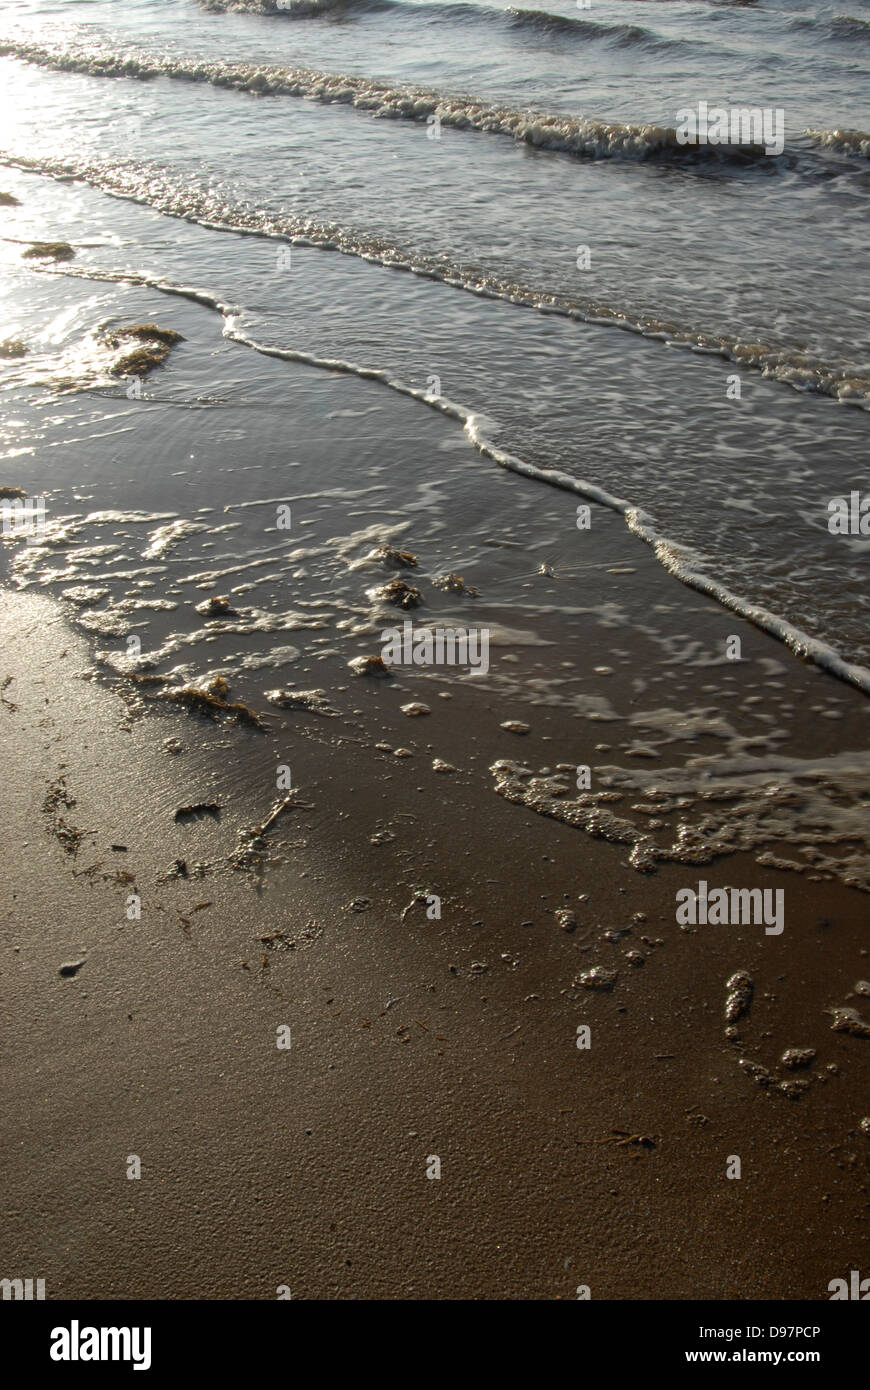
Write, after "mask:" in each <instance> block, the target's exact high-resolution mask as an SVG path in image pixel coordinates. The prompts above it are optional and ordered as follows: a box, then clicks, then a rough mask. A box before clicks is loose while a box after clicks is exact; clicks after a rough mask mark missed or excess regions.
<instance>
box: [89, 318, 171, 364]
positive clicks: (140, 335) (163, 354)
mask: <svg viewBox="0 0 870 1390" xmlns="http://www.w3.org/2000/svg"><path fill="white" fill-rule="evenodd" d="M131 339H132V340H133V341H134V342H138V343H140V344H141V347H137V348H133V349H131V351H129V352H126V353H125V354H124V356H123V357H120V358H119V359H118V361H117V362H116V363H115V364H114V366H113V367H112V369H111V371H112V376H147V375H148V373H149V372H151V371H153V370H154V368H155V367H162V366H163V363H164V362H165V361H166V359H167V357H168V356H169V354H170V352H171V351H172V349H173V348H174V347H175V344H176V343H183V342H184V339H183V337H182V335H181V334H180V333H176V331H175V329H174V328H159V327H158V326H157V324H156V323H134V324H132V325H131V326H130V327H129V328H119V329H116V330H115V331H113V332H111V333H106V334H104V337H103V341H104V342H105V343H106V345H107V346H108V347H110V348H120V347H123V346H124V345H125V344H126V343H128V342H129V341H130V340H131Z"/></svg>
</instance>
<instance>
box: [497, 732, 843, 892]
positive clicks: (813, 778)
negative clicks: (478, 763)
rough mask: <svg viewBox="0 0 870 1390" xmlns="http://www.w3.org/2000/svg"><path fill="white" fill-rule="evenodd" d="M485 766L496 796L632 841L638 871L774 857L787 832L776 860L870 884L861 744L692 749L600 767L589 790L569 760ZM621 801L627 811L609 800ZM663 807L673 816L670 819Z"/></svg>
mask: <svg viewBox="0 0 870 1390" xmlns="http://www.w3.org/2000/svg"><path fill="white" fill-rule="evenodd" d="M489 770H490V773H491V774H492V776H493V778H494V783H495V787H494V789H495V791H496V792H497V793H498V794H499V796H503V797H504V798H505V799H506V800H507V801H512V802H515V803H516V804H518V805H523V806H526V807H528V808H529V810H532V811H535V812H536V813H537V814H538V815H542V816H548V817H550V818H551V819H553V820H558V821H561V822H562V823H563V824H565V825H573V826H576V827H577V828H578V829H581V830H584V831H585V832H586V833H587V834H588V835H591V836H592V837H593V838H594V839H598V840H609V841H610V842H611V843H612V844H620V845H627V846H629V847H630V850H629V856H628V862H629V863H630V864H631V866H632V867H633V868H635V869H637V870H638V871H640V872H642V873H650V872H654V871H655V869H656V866H657V865H658V864H662V863H679V864H691V865H701V864H709V863H711V861H712V860H713V859H715V858H716V857H717V856H719V855H726V854H734V853H737V852H752V851H755V852H756V858H757V860H758V862H759V863H760V864H769V861H770V858H771V855H770V852H769V849H768V846H769V845H771V844H774V843H781V842H784V843H787V844H789V845H790V846H792V847H793V848H794V850H795V851H796V852H797V855H798V857H797V858H795V859H789V860H786V861H777V862H778V865H779V867H784V868H789V869H791V870H793V871H796V872H799V873H806V874H808V875H810V876H811V877H816V878H819V879H822V878H832V877H833V878H839V879H840V880H841V881H842V882H843V883H845V884H847V885H849V886H850V887H855V888H860V889H862V890H863V891H865V892H870V827H868V820H867V811H866V805H867V796H868V794H870V759H868V757H867V755H866V753H864V752H863V751H862V752H860V753H844V754H838V755H836V756H834V757H830V758H827V759H819V760H816V761H812V760H805V761H804V760H801V759H798V758H785V757H780V756H777V757H774V758H758V759H756V758H752V757H748V756H746V755H745V754H735V755H732V756H731V757H729V758H727V759H726V758H724V757H723V758H700V757H696V758H693V759H692V760H691V762H689V763H687V764H686V766H685V767H683V768H667V769H659V770H657V771H655V772H642V771H640V770H639V769H635V768H631V769H627V768H621V767H613V766H607V767H596V768H594V769H593V771H592V777H591V782H592V787H593V790H589V791H581V792H579V793H578V792H576V790H575V786H574V781H573V778H572V775H571V771H569V770H568V766H567V765H565V764H561V765H560V766H559V768H558V769H557V770H556V771H555V772H552V771H550V769H542V770H541V771H539V772H535V771H534V770H533V769H532V768H530V767H528V766H526V765H525V764H523V763H519V762H516V761H513V760H511V759H508V758H501V759H499V760H498V761H496V762H494V763H493V764H492V765H491V767H490V769H489ZM572 793H573V794H572ZM620 803H625V805H624V811H626V812H628V813H629V814H630V815H631V817H632V818H631V819H630V818H629V815H626V814H624V813H623V814H617V812H616V811H615V810H614V809H612V808H613V807H614V805H616V804H620ZM620 811H623V806H622V805H620ZM651 815H652V818H651V819H650V816H651ZM641 816H643V817H644V818H645V819H644V821H643V822H642V821H640V819H639V818H640V817H641ZM665 817H673V818H674V822H675V823H674V825H673V828H670V827H669V826H668V825H666V824H665V822H664V819H663V818H665ZM636 818H637V819H636ZM660 832H665V833H664V834H662V833H660ZM668 836H669V837H670V839H669V842H668V838H667V837H668Z"/></svg>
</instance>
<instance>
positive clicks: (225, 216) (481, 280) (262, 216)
mask: <svg viewBox="0 0 870 1390" xmlns="http://www.w3.org/2000/svg"><path fill="white" fill-rule="evenodd" d="M4 164H5V165H7V166H9V167H12V168H16V169H21V170H23V171H25V172H28V173H37V174H45V175H47V176H48V177H49V178H54V179H59V180H67V179H70V178H74V179H80V180H81V181H82V182H83V183H87V184H89V185H90V186H91V187H92V188H97V189H99V190H100V191H101V192H102V193H107V194H110V195H111V196H113V197H118V198H129V199H130V200H131V201H133V202H138V203H141V204H143V205H145V206H148V207H152V208H154V209H155V211H157V212H160V213H162V214H164V215H165V216H169V217H179V218H182V219H183V220H184V221H186V222H195V223H197V224H199V225H200V226H203V227H207V228H209V229H211V230H213V231H225V232H235V233H240V234H242V235H248V236H260V237H269V238H273V239H276V240H281V241H290V242H293V243H295V244H297V245H301V246H312V247H317V248H319V249H321V250H327V251H338V252H341V253H342V254H343V255H348V256H358V257H360V259H361V260H366V261H370V262H372V263H373V264H376V265H382V266H385V267H386V268H388V269H397V270H403V271H411V272H412V273H413V274H415V275H421V276H424V277H426V278H427V279H430V280H439V281H441V283H442V284H445V285H450V286H451V287H452V288H454V289H460V290H465V291H467V292H468V293H470V294H476V295H480V296H481V297H483V298H487V299H499V300H502V301H504V302H506V303H509V304H515V305H518V306H520V307H522V308H529V309H536V310H538V311H540V312H542V313H549V314H559V315H561V316H562V317H565V318H573V319H579V320H581V321H582V322H584V323H592V324H598V325H603V326H606V327H610V328H622V329H625V330H626V331H628V332H631V333H639V334H641V335H643V336H644V337H648V338H656V339H659V340H660V341H662V342H666V343H667V344H668V345H669V346H671V347H681V348H687V349H690V350H692V351H694V352H699V353H706V354H709V355H710V356H716V357H723V358H726V359H727V360H728V361H731V362H736V363H738V364H739V365H740V366H742V367H746V368H751V369H754V370H756V371H760V372H761V373H762V375H763V376H765V377H768V378H771V379H772V380H775V381H780V382H783V383H785V384H786V385H789V386H792V387H795V388H796V389H797V390H803V391H818V392H820V393H822V394H823V395H827V396H832V397H834V399H836V400H840V401H843V402H847V403H849V404H854V405H858V406H861V407H863V408H865V409H870V375H867V374H860V373H857V372H855V371H853V370H852V369H851V368H850V366H849V365H848V364H846V363H831V362H825V361H823V360H821V359H820V358H817V357H813V356H812V355H810V354H808V353H805V352H801V351H798V350H796V349H792V348H783V347H776V346H773V345H771V344H768V343H764V342H759V341H757V340H744V339H742V338H734V337H730V336H727V335H714V334H711V333H703V332H699V331H698V330H696V329H694V328H692V327H691V326H689V325H685V324H679V323H675V322H674V321H673V320H670V319H668V320H665V319H660V318H657V317H656V316H655V315H652V314H644V313H638V312H634V311H632V310H629V309H626V308H625V307H623V306H621V305H618V304H615V303H613V302H612V301H611V302H605V301H602V300H592V299H587V298H581V297H579V296H569V295H564V294H552V293H545V292H543V291H541V290H538V289H536V288H534V286H532V285H529V284H524V283H521V282H519V281H517V280H514V279H511V278H510V277H508V276H504V275H500V274H498V273H496V272H495V271H493V270H491V269H489V268H484V267H480V268H478V267H475V266H472V265H469V263H468V262H467V261H466V260H463V261H462V262H461V263H460V262H459V261H451V260H449V259H448V258H445V257H444V256H431V255H428V254H427V253H426V252H425V251H423V250H422V249H421V250H409V249H408V248H407V247H406V246H404V245H403V246H401V247H400V246H398V245H397V244H396V243H394V242H391V241H388V240H385V239H384V238H383V237H379V236H374V235H372V234H370V233H367V232H363V231H360V230H359V229H357V228H353V227H347V226H341V225H338V224H336V223H327V222H316V221H315V220H314V219H312V218H311V217H303V216H297V217H294V216H291V215H288V214H287V213H283V212H282V213H280V214H276V213H271V212H266V211H264V210H262V209H258V208H252V207H250V206H249V205H247V204H246V205H241V204H237V203H228V202H227V201H226V200H225V199H223V198H221V197H218V196H217V194H215V193H210V192H208V191H206V190H203V189H198V188H196V187H194V186H192V185H191V184H190V183H189V181H186V180H184V181H182V180H179V179H176V178H173V177H172V175H171V174H170V173H169V172H168V171H166V170H157V169H155V168H153V167H151V166H141V165H134V164H128V165H119V164H117V163H114V162H113V163H109V162H99V161H95V162H89V161H87V160H72V159H49V158H41V159H34V158H31V157H29V156H27V155H23V154H16V153H15V152H13V151H2V150H0V165H4Z"/></svg>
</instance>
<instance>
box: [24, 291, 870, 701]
mask: <svg viewBox="0 0 870 1390" xmlns="http://www.w3.org/2000/svg"><path fill="white" fill-rule="evenodd" d="M36 273H41V274H49V275H51V274H54V275H61V276H66V277H68V278H75V279H85V280H98V281H106V282H109V283H111V284H129V285H137V286H147V287H148V288H150V289H153V290H158V291H160V292H161V293H163V294H170V295H177V296H179V297H180V298H183V299H187V300H189V301H191V302H192V303H195V304H201V305H203V306H204V307H206V308H209V309H213V310H215V311H216V312H217V313H219V314H220V315H221V317H222V318H223V320H224V329H223V331H224V336H225V337H227V338H230V339H231V340H232V341H233V342H236V343H239V344H242V345H244V346H245V347H248V348H250V349H252V350H253V351H254V352H258V353H261V354H262V355H263V356H264V357H271V358H275V359H277V360H278V361H282V362H301V363H305V364H307V365H308V366H312V367H320V368H323V369H324V370H326V371H329V372H343V373H347V374H348V375H353V376H357V377H360V378H361V379H362V380H364V381H376V382H379V383H380V384H381V385H382V386H386V387H388V388H389V389H390V390H392V391H397V392H398V393H399V394H400V395H403V396H410V397H411V398H412V399H413V400H416V401H419V402H420V403H421V404H423V405H426V406H429V407H430V408H431V409H433V410H437V411H439V412H440V413H441V414H442V415H445V416H446V417H447V418H448V419H451V420H456V421H457V422H458V423H459V424H460V425H461V426H462V429H463V431H464V433H465V435H466V436H467V438H468V439H469V440H470V441H471V443H472V444H473V445H474V446H475V448H476V449H477V450H478V452H479V453H480V454H481V455H482V456H483V457H484V458H488V459H489V460H490V461H491V462H493V463H495V464H497V465H498V467H499V468H503V469H505V470H506V471H508V472H511V473H516V474H518V475H519V476H520V477H524V478H531V479H534V480H536V481H538V482H542V483H546V484H547V485H548V486H550V487H556V488H560V489H562V490H564V491H566V492H572V493H574V494H575V495H577V496H580V497H586V498H589V499H590V500H591V501H593V502H597V503H598V504H599V505H600V506H603V507H607V508H609V509H610V510H611V511H614V512H617V513H618V514H620V515H621V516H622V517H623V519H624V520H625V523H626V525H627V526H628V528H629V530H630V531H631V532H632V533H633V534H634V535H635V536H638V537H639V538H640V539H641V540H642V541H644V542H645V543H646V544H647V545H648V546H650V547H651V549H652V550H653V552H654V554H655V556H656V559H657V560H658V561H659V563H660V564H661V565H662V566H663V568H664V569H666V570H667V571H668V573H669V574H671V575H673V576H674V578H675V579H679V580H680V581H681V583H683V584H685V585H687V586H688V587H689V588H692V589H696V590H698V591H699V592H700V593H703V594H707V595H709V596H710V597H711V598H713V599H715V600H716V601H717V602H718V603H720V604H722V605H723V606H724V607H726V608H730V609H731V610H732V611H733V612H735V613H738V614H740V616H741V617H743V618H745V619H746V620H747V621H748V622H751V623H753V624H754V625H755V626H756V627H760V628H762V629H763V630H764V631H765V632H768V633H770V634H771V635H772V636H773V637H776V638H777V639H778V640H779V641H780V642H782V643H783V644H784V645H785V646H786V647H788V648H789V649H790V650H791V651H792V652H794V653H795V655H796V656H799V657H801V658H803V659H804V660H808V661H812V662H814V663H815V664H816V665H818V666H820V667H822V668H823V669H824V670H826V671H829V672H830V673H831V675H834V676H837V677H838V678H839V679H840V680H842V681H845V682H847V683H848V684H849V685H853V686H855V687H856V688H857V689H858V690H861V691H863V692H864V694H866V695H870V670H868V669H867V668H866V667H864V666H860V665H857V664H855V663H853V662H849V661H847V660H846V659H845V657H843V656H841V655H840V653H839V652H838V651H836V649H835V648H834V647H832V646H830V645H829V644H828V643H827V642H825V641H822V640H821V639H820V638H817V637H812V636H811V635H810V634H809V633H807V632H804V631H803V630H802V629H801V628H798V627H796V626H795V625H794V624H793V623H790V622H789V621H788V620H787V619H786V618H783V617H780V616H779V615H778V614H776V613H771V612H770V611H769V610H768V609H766V608H762V607H761V606H760V605H758V604H756V603H753V602H752V601H751V600H750V599H746V598H743V597H741V596H740V595H738V594H735V593H733V592H732V591H731V590H729V589H727V588H726V587H725V585H723V584H721V583H720V582H719V581H718V580H716V579H714V578H713V577H712V576H710V575H708V574H705V573H703V572H702V571H701V570H699V569H698V568H697V567H696V565H697V560H696V559H695V558H694V557H693V558H692V559H691V560H690V558H689V552H688V551H686V549H685V548H684V547H683V546H681V545H679V544H677V543H676V542H674V541H671V540H669V539H668V537H667V536H666V535H664V534H663V532H662V530H661V528H660V526H659V524H658V523H657V522H656V520H655V519H654V518H653V517H652V516H651V515H650V513H649V512H647V511H645V510H644V509H643V508H642V507H639V506H637V505H636V504H635V503H633V502H631V501H627V500H626V499H624V498H621V497H617V496H615V495H614V494H613V493H611V492H608V491H607V490H606V489H605V488H602V487H599V486H598V484H597V483H593V482H591V481H589V480H587V479H585V478H579V477H576V476H574V475H573V474H571V473H565V472H564V471H562V470H561V469H558V468H543V467H541V465H540V464H535V463H530V462H529V461H528V460H526V459H523V458H520V457H518V456H517V455H516V454H512V453H509V452H508V451H507V450H505V449H503V448H501V446H500V445H498V444H497V443H496V442H495V441H494V440H493V439H492V438H491V437H490V435H489V434H488V432H487V430H488V427H489V421H488V419H487V417H486V416H485V415H482V414H480V413H479V412H476V411H474V410H471V409H469V408H468V407H467V406H464V405H462V404H460V403H459V402H458V401H454V400H451V399H449V398H448V397H446V396H440V395H432V394H430V392H429V391H428V390H422V389H420V388H419V387H414V386H409V385H408V384H407V383H406V382H404V381H402V380H401V379H400V378H399V377H397V376H396V375H395V374H394V373H393V372H391V371H389V370H387V369H385V368H383V367H366V366H363V365H362V364H360V363H357V362H351V361H348V360H346V359H345V358H340V357H320V356H318V355H317V354H316V353H312V352H306V351H304V350H302V349H298V348H291V347H278V346H272V345H270V344H267V343H261V342H258V341H257V340H256V339H254V338H252V337H250V336H249V334H247V333H245V332H244V331H243V329H242V328H241V327H240V324H239V319H240V316H241V310H240V309H239V308H238V307H236V306H234V305H230V304H226V303H224V302H223V301H222V300H220V299H218V298H217V297H216V296H215V295H214V294H212V293H210V292H209V291H207V290H202V289H199V288H197V287H195V286H190V285H176V284H172V283H171V282H170V281H167V280H160V279H155V278H153V277H152V276H148V275H143V274H138V273H135V272H129V271H98V270H71V269H64V270H42V271H37V272H36ZM868 385H870V383H868Z"/></svg>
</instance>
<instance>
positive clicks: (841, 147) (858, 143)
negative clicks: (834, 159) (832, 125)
mask: <svg viewBox="0 0 870 1390" xmlns="http://www.w3.org/2000/svg"><path fill="white" fill-rule="evenodd" d="M806 133H807V137H808V139H810V140H812V142H813V144H814V145H818V146H819V148H820V149H825V150H831V151H832V153H834V154H846V155H851V156H853V157H854V158H856V159H870V135H866V134H865V133H864V131H863V130H808V131H807V132H806Z"/></svg>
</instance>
